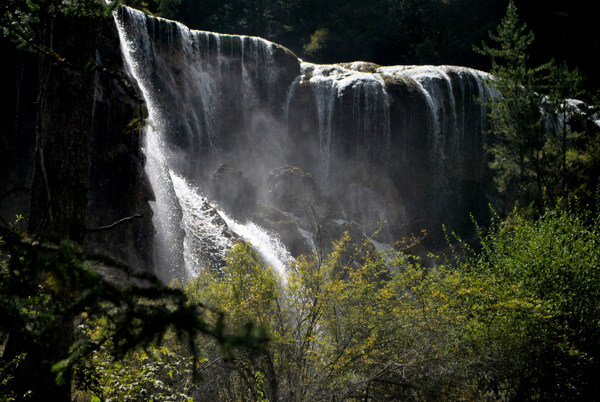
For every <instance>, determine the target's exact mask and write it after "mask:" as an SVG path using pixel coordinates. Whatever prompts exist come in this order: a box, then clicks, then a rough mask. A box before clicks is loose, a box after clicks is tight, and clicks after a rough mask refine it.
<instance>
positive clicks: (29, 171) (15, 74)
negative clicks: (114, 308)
mask: <svg viewBox="0 0 600 402" xmlns="http://www.w3.org/2000/svg"><path fill="white" fill-rule="evenodd" d="M96 43H97V51H96V62H97V64H98V69H97V71H96V73H95V93H94V95H93V96H94V105H93V110H90V112H89V113H91V114H92V115H93V116H92V117H93V131H92V143H91V144H90V145H91V149H92V154H91V158H90V160H89V165H90V167H91V173H90V178H89V189H88V191H87V193H88V195H87V197H88V207H87V215H86V216H87V219H86V223H85V226H86V228H88V229H95V228H99V227H102V226H107V225H110V224H112V223H114V222H116V221H118V220H120V219H122V218H124V217H128V216H132V215H134V214H140V215H142V216H143V217H142V218H136V219H134V220H132V221H130V222H127V223H123V224H120V225H116V226H115V227H113V228H111V229H108V230H102V231H97V232H95V231H92V230H88V231H86V235H85V239H84V243H85V244H86V245H87V248H89V249H90V250H92V251H95V252H101V253H104V254H107V255H109V256H111V257H114V258H116V259H119V260H123V261H125V262H126V263H128V264H130V265H131V266H133V267H134V268H136V269H139V270H146V271H149V270H152V264H153V263H152V253H151V252H149V250H150V249H151V242H152V236H153V227H152V221H151V218H152V212H151V210H150V208H149V205H148V200H149V199H151V198H152V190H151V188H150V186H149V185H148V184H147V180H146V177H145V174H144V156H143V154H142V151H141V146H140V141H141V131H140V127H141V126H138V127H130V126H131V123H132V120H133V119H135V118H137V117H139V116H140V114H141V115H143V112H142V111H143V110H144V101H143V98H142V96H141V93H140V92H139V89H138V88H137V85H136V84H135V81H134V80H132V79H131V77H129V76H128V75H127V73H126V70H125V69H124V64H123V58H122V54H121V50H120V44H119V38H118V34H117V31H116V27H115V25H114V21H113V19H112V18H108V19H105V20H103V21H101V23H100V28H99V29H98V37H97V38H96ZM1 48H2V53H3V54H7V55H10V57H7V58H6V59H5V64H8V68H7V69H6V70H7V71H8V72H9V73H8V74H6V75H3V76H2V80H3V81H4V84H5V85H3V88H7V91H6V92H5V93H3V97H4V99H5V104H7V103H8V107H4V108H3V109H2V115H1V118H0V124H1V126H0V127H1V130H2V132H1V135H0V159H1V160H2V172H3V177H2V179H1V180H0V196H2V199H0V216H1V217H2V219H3V220H4V221H7V222H10V221H12V220H14V216H15V214H22V215H23V216H24V217H26V218H27V217H28V216H29V215H30V211H29V208H30V202H29V198H30V191H31V188H32V187H31V186H32V176H33V166H34V151H35V144H36V130H37V125H38V122H39V121H44V120H46V121H52V119H53V117H52V116H51V115H47V116H42V115H40V109H39V108H38V99H39V91H40V85H39V77H40V72H39V65H40V64H39V56H38V55H36V54H33V53H29V52H24V51H19V50H17V49H16V48H15V47H14V45H13V44H12V43H9V42H2V43H1ZM72 50H73V51H75V52H76V51H77V49H72ZM57 84H58V87H60V83H57ZM57 96H66V97H69V98H70V101H73V100H74V99H72V98H73V97H74V96H73V95H72V94H67V93H62V94H61V92H60V91H58V95H57ZM62 100H63V99H60V101H62ZM65 100H67V101H69V99H65ZM48 102H52V100H51V99H50V100H48ZM57 103H58V101H57ZM46 110H50V109H48V108H46ZM65 113H68V111H66V112H65ZM47 163H49V164H54V165H57V164H60V163H69V162H68V160H67V161H66V162H65V161H64V160H63V161H47ZM71 184H72V183H68V182H65V183H64V184H63V185H64V186H70V185H71Z"/></svg>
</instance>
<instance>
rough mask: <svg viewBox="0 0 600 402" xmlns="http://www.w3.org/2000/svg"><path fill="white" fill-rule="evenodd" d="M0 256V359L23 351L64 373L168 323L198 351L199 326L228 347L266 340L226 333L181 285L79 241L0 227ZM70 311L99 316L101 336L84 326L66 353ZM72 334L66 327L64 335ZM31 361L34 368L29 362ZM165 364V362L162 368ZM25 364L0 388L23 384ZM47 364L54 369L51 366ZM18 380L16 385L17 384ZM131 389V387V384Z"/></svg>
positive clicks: (138, 343) (148, 337)
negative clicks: (63, 350) (60, 352)
mask: <svg viewBox="0 0 600 402" xmlns="http://www.w3.org/2000/svg"><path fill="white" fill-rule="evenodd" d="M1 250H2V254H0V256H1V258H2V259H1V260H0V335H1V336H2V338H1V339H2V340H3V342H2V344H3V353H2V367H4V368H3V370H7V369H8V368H10V367H9V366H11V365H16V364H17V363H16V362H17V361H18V359H19V356H22V355H23V354H24V353H25V354H26V353H32V354H35V355H36V359H38V360H39V361H40V362H41V363H40V364H43V366H42V367H36V368H35V369H36V370H37V371H38V372H43V371H48V372H47V375H48V376H52V375H57V376H58V377H57V378H58V380H59V381H66V380H67V378H63V377H62V376H63V374H64V373H68V371H69V369H70V368H71V367H72V366H73V365H74V364H76V363H78V362H80V361H81V360H82V359H83V358H84V357H86V356H89V355H90V354H91V353H94V352H95V351H98V350H104V351H106V352H107V353H110V354H111V355H112V356H114V358H116V359H120V358H123V357H124V356H126V355H127V354H128V353H129V352H130V351H132V350H134V349H135V348H137V347H150V346H151V345H156V344H160V342H161V341H162V340H163V339H164V336H165V334H167V331H168V330H170V329H173V330H174V331H175V334H176V335H177V337H178V339H179V340H180V342H182V344H184V345H186V347H187V348H188V350H187V353H188V354H190V355H191V356H192V361H194V357H195V356H196V348H195V345H194V343H193V339H194V337H195V336H196V335H197V334H198V333H203V334H205V335H207V336H208V337H209V338H210V339H212V340H213V341H214V342H216V343H217V344H219V345H223V347H224V348H226V350H228V348H233V347H235V346H238V345H246V346H250V347H255V346H257V345H258V344H260V343H261V342H262V340H261V339H259V338H258V337H257V336H255V335H256V334H255V333H245V334H240V335H237V334H229V333H228V332H227V331H226V328H225V326H224V324H223V321H222V317H220V318H218V319H216V320H215V321H214V324H213V323H209V322H207V320H206V319H205V313H206V311H207V309H206V308H205V307H204V306H203V305H201V304H198V303H190V302H189V300H188V298H187V297H186V295H185V294H184V293H183V291H182V290H181V289H175V288H167V287H165V286H163V285H161V284H160V282H158V280H157V279H156V278H155V277H154V276H151V275H143V274H136V273H134V272H132V271H131V270H130V269H128V268H127V267H126V266H124V265H122V264H119V263H117V262H115V261H112V260H110V259H108V258H105V257H102V256H98V255H91V254H88V253H86V252H84V251H82V250H81V248H79V247H78V246H77V245H75V244H73V243H71V242H67V241H63V242H61V243H55V242H52V241H51V240H49V239H45V238H42V237H38V236H28V235H25V234H21V233H18V232H15V231H14V230H2V244H1ZM73 318H76V321H77V322H79V326H80V329H81V328H86V326H89V325H98V323H101V325H102V331H101V333H100V334H101V336H95V337H92V336H89V333H88V332H86V331H82V330H79V331H78V332H77V333H76V337H75V338H74V339H73V340H72V341H71V342H72V343H71V348H70V350H69V351H68V354H67V355H57V354H56V351H57V350H61V349H60V348H57V347H56V345H57V342H62V341H64V339H60V338H57V336H56V335H57V334H62V333H63V331H62V328H64V326H65V323H66V326H67V327H69V326H72V324H69V323H70V322H72V320H73ZM90 323H91V324H90ZM64 336H65V337H67V338H66V340H67V341H69V338H68V336H69V335H68V333H66V334H65V335H64ZM29 369H31V368H29ZM161 369H162V368H161ZM27 370H28V368H27V367H26V366H25V367H24V368H23V369H19V370H17V371H15V370H12V376H13V378H12V379H10V380H7V381H6V384H5V383H4V382H3V389H2V392H3V395H5V396H6V395H10V394H11V393H14V392H15V391H14V390H15V389H17V390H18V392H19V395H21V394H20V393H21V392H24V390H23V389H22V386H23V384H25V385H26V384H27V376H28V372H27ZM50 370H51V371H53V372H54V374H51V373H50ZM15 387H16V388H15ZM131 392H133V391H131Z"/></svg>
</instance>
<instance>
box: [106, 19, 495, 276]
mask: <svg viewBox="0 0 600 402" xmlns="http://www.w3.org/2000/svg"><path fill="white" fill-rule="evenodd" d="M115 18H116V21H117V25H118V28H119V35H120V37H121V44H122V48H123V53H124V56H125V59H126V60H127V62H128V65H129V68H130V70H131V74H132V75H133V76H134V77H135V78H136V80H137V82H138V84H139V86H140V88H141V90H142V93H143V96H144V98H145V100H146V104H147V106H148V111H149V118H148V123H149V124H148V127H147V129H146V141H145V145H144V152H145V154H146V157H147V166H146V170H147V173H148V176H149V178H150V182H151V185H152V188H153V189H154V193H155V198H156V199H155V201H154V202H153V211H154V226H155V229H156V236H155V252H156V253H157V258H156V261H158V264H159V265H160V266H161V268H159V271H161V272H162V274H161V277H162V279H163V280H164V281H167V282H168V281H169V280H170V279H171V278H173V277H179V278H182V279H185V278H188V277H190V276H195V275H196V274H197V273H198V271H199V270H200V269H215V270H218V269H220V268H221V267H222V265H223V263H224V262H223V261H224V259H223V256H224V254H225V253H226V251H227V249H229V248H231V246H232V245H233V244H234V242H235V240H236V239H237V238H241V239H244V240H246V241H249V242H251V243H252V244H253V245H254V246H255V247H256V248H257V249H258V250H259V251H260V252H261V255H262V256H263V258H264V259H265V260H266V261H267V262H268V263H269V264H271V265H273V266H274V267H275V268H276V269H277V270H278V271H279V272H280V273H282V274H283V273H284V272H285V268H284V267H285V265H286V264H287V262H288V261H289V259H290V258H291V257H290V255H289V253H287V251H286V250H285V247H284V246H283V244H282V243H285V245H286V246H288V247H292V248H294V249H296V250H304V251H305V252H311V251H315V248H316V247H317V246H315V242H314V239H313V238H312V236H311V233H309V229H310V228H314V227H316V226H319V227H323V228H327V230H326V232H327V233H329V234H330V236H333V237H335V236H337V235H339V230H341V229H340V228H342V227H344V226H345V225H351V224H356V225H358V227H360V228H361V229H360V230H356V232H357V233H363V234H364V233H370V232H372V231H373V229H374V228H375V227H377V226H378V225H379V223H378V222H379V221H382V220H384V221H386V222H387V225H388V226H389V227H391V229H389V230H388V231H387V232H388V235H387V236H388V237H387V238H385V239H372V240H373V244H375V245H376V246H377V247H381V244H382V242H384V243H385V242H391V241H393V240H396V239H397V238H398V237H399V236H401V235H403V234H408V232H409V231H411V230H414V229H415V228H413V227H412V226H410V224H409V223H410V222H426V226H427V225H429V226H431V225H433V224H437V221H438V220H440V219H441V217H444V216H445V215H447V214H448V212H449V210H450V209H451V208H452V207H453V204H452V202H453V201H452V200H451V201H447V202H446V201H444V202H437V201H436V202H432V201H431V200H430V199H429V198H428V197H431V194H438V195H439V196H442V197H443V196H445V195H444V192H446V193H447V192H448V186H450V185H452V186H455V185H457V184H458V185H462V184H460V183H463V181H465V180H468V181H469V183H471V182H473V181H477V180H482V177H483V174H484V173H482V172H483V171H484V170H485V163H484V162H482V161H483V156H481V157H480V158H479V159H477V158H475V159H477V161H478V162H471V163H470V164H466V162H464V161H463V160H462V159H463V155H466V154H469V153H473V152H478V153H479V154H481V155H483V152H482V151H481V148H482V140H481V133H482V131H483V130H484V129H485V124H486V123H485V118H486V110H485V105H484V104H483V103H481V102H477V101H476V100H475V98H481V99H486V97H487V96H488V90H487V86H486V85H485V79H486V78H487V77H486V76H485V75H484V73H482V72H478V71H475V70H471V69H466V68H460V67H448V66H443V67H430V66H429V67H415V66H407V67H398V66H397V67H380V66H377V65H374V64H371V63H364V62H356V63H345V64H340V65H317V64H311V63H304V62H302V61H301V60H299V59H298V58H296V57H295V56H294V55H293V54H292V53H291V52H289V51H287V50H286V49H284V48H282V47H280V46H278V45H275V44H273V43H271V42H268V41H265V40H263V39H260V38H255V37H247V36H235V35H220V34H216V33H211V32H202V31H190V30H189V29H188V28H186V27H185V26H183V25H181V24H179V23H176V22H173V21H167V20H164V19H160V18H154V17H149V16H147V15H145V14H143V13H141V12H139V11H135V10H132V9H129V8H126V7H120V8H119V9H118V10H117V12H116V14H115ZM477 147H479V150H478V148H477ZM471 159H474V158H471V157H470V158H469V160H471ZM220 166H231V167H232V168H229V169H227V168H220ZM282 167H285V168H282ZM217 168H219V169H220V170H219V169H217ZM281 169H283V170H281ZM295 169H296V170H295ZM215 171H220V172H229V174H230V175H231V174H233V175H234V176H235V175H237V176H235V177H236V178H235V179H231V177H230V180H233V181H231V182H219V181H218V180H223V179H222V177H221V176H217V175H216V173H215V174H213V172H215ZM284 171H285V172H291V173H290V174H287V175H279V176H277V175H275V176H273V177H279V178H280V180H284V182H283V184H281V183H279V184H278V185H277V186H276V187H277V188H278V189H285V193H282V194H277V195H275V194H272V193H271V191H272V189H273V188H275V187H273V183H271V184H269V183H268V180H267V178H268V177H270V175H272V172H284ZM235 172H237V173H235ZM293 172H301V173H293ZM309 177H314V178H315V182H314V183H313V182H311V180H312V179H310V178H309ZM428 177H443V179H436V180H431V179H429V180H428ZM285 180H292V181H291V182H289V183H287V184H286V183H285ZM293 180H296V181H297V182H294V181H293ZM231 183H237V184H231ZM240 183H241V184H240ZM311 183H313V184H311ZM450 183H451V184H450ZM242 184H243V186H242ZM236 186H241V187H239V188H235V187H236ZM217 190H218V191H217ZM300 190H302V191H305V192H307V194H309V196H308V195H307V196H306V198H307V199H308V200H310V201H309V202H310V203H312V204H302V203H301V202H300V201H299V198H305V197H304V194H302V193H298V191H300ZM278 191H283V190H278ZM229 193H231V194H229ZM482 200H483V198H482ZM486 203H487V202H486V201H485V202H482V204H483V205H486ZM212 205H215V206H216V207H218V208H219V209H220V210H221V212H218V211H217V209H215V208H213V207H212ZM240 206H241V207H240ZM310 211H312V212H310ZM309 212H310V213H309ZM316 221H319V222H320V223H319V225H315V222H316ZM257 222H260V224H258V223H257ZM339 222H344V224H340V223H339ZM407 222H409V223H407ZM419 224H421V223H419ZM261 225H262V227H269V228H270V230H271V231H278V233H280V234H282V236H283V237H282V239H281V241H278V240H277V239H275V238H273V236H271V235H269V232H267V231H265V230H264V229H263V228H262V227H261ZM231 231H233V232H237V235H233V234H231ZM312 235H314V233H312ZM392 236H394V237H396V238H395V239H393V238H392ZM333 237H332V238H331V239H327V240H323V239H320V244H324V242H325V243H326V242H329V240H334V238H333ZM317 251H318V250H317ZM164 267H170V268H168V269H165V268H164Z"/></svg>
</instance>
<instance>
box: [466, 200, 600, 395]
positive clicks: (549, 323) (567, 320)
mask: <svg viewBox="0 0 600 402" xmlns="http://www.w3.org/2000/svg"><path fill="white" fill-rule="evenodd" d="M599 223H600V218H599V216H598V215H596V216H593V215H589V214H587V213H577V212H576V211H575V212H573V211H570V210H569V208H568V206H567V205H564V204H561V205H559V206H558V207H557V208H556V209H549V210H546V211H545V213H544V214H543V215H542V216H541V217H540V218H539V219H532V218H529V217H527V216H526V215H524V214H521V213H518V212H514V213H513V214H512V215H511V216H510V217H509V218H508V219H507V220H506V221H505V222H501V223H497V224H496V225H495V226H494V227H493V228H492V230H491V231H490V233H489V234H488V235H487V236H485V237H484V238H483V239H482V250H481V252H480V253H478V254H475V255H474V256H472V257H471V258H469V259H467V260H466V261H465V262H463V263H461V264H459V267H458V268H459V269H460V270H461V271H463V272H468V273H473V274H475V275H481V276H482V277H485V278H486V280H492V281H495V282H496V283H498V284H501V285H499V286H497V288H498V289H502V288H503V287H504V288H506V289H507V290H508V291H509V292H508V293H506V294H505V295H503V296H502V298H500V299H499V302H502V303H504V304H506V305H511V304H512V305H514V303H517V302H518V303H519V304H520V305H521V307H523V308H524V310H523V313H526V314H522V315H517V316H515V315H514V314H513V315H512V317H511V316H510V315H508V316H507V315H505V314H504V313H503V314H502V315H500V316H499V317H498V318H495V320H498V319H499V320H502V321H505V324H503V325H502V327H501V328H500V329H502V330H504V331H506V333H505V335H503V338H504V339H501V340H502V341H503V342H510V344H509V346H510V349H509V350H510V352H511V353H512V356H513V359H512V360H513V361H512V366H513V368H512V370H513V373H512V376H513V377H512V378H508V379H507V380H509V381H510V382H511V383H512V388H513V389H514V390H513V392H514V393H515V394H516V395H517V396H518V397H519V398H526V399H542V400H558V399H561V400H564V399H577V400H589V399H593V398H594V396H593V395H596V393H597V392H598V385H597V384H596V383H595V378H596V376H597V373H598V370H599V369H600V367H599V366H598V357H599V356H598V353H599V352H600V350H599V349H598V346H597V345H598V339H599V335H600V332H599V330H600V320H599V318H598V315H597V311H598V309H599V308H600V303H599V300H600V298H599V296H600V294H599V292H600V241H599V239H600V237H599V236H598V235H599V233H598V230H599V228H600V225H599ZM490 306H494V305H493V304H491V305H490ZM497 313H498V312H496V314H497ZM508 317H510V319H509V320H507V321H506V318H508ZM515 341H516V342H515Z"/></svg>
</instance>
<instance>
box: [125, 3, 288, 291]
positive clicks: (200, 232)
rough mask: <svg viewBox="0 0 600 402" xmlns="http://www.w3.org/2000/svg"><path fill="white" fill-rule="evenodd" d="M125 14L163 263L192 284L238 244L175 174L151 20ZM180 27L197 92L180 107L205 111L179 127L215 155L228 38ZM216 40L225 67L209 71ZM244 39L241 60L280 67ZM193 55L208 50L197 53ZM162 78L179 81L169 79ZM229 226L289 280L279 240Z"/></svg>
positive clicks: (166, 276) (249, 96)
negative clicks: (144, 117)
mask: <svg viewBox="0 0 600 402" xmlns="http://www.w3.org/2000/svg"><path fill="white" fill-rule="evenodd" d="M126 11H127V12H128V13H130V14H131V17H132V18H131V19H130V21H129V26H128V27H125V26H124V23H123V21H121V20H120V18H119V17H118V15H117V14H115V21H116V23H117V28H118V31H119V37H120V41H121V46H122V48H123V55H124V56H125V60H126V63H127V67H128V68H129V71H130V73H131V75H132V76H133V77H134V78H135V79H136V81H137V83H138V85H139V87H140V89H141V91H142V94H143V96H144V99H145V101H146V104H147V106H148V121H147V123H148V126H147V127H146V130H145V133H144V134H145V143H144V148H143V151H144V153H145V155H146V157H147V163H146V172H147V174H148V177H149V180H150V184H151V185H152V189H153V190H154V194H155V201H154V202H151V205H152V209H153V213H154V216H153V223H154V227H155V230H156V234H155V244H154V247H155V252H156V258H157V263H158V264H159V266H160V267H159V271H160V272H161V273H162V275H160V276H161V279H163V281H165V282H168V281H169V280H170V279H171V278H173V277H180V278H181V279H186V278H190V277H194V276H197V275H198V273H199V271H200V270H202V269H206V268H210V269H218V268H220V267H218V266H211V263H212V261H208V260H207V259H206V257H205V256H206V255H207V254H212V255H215V256H221V257H224V256H225V254H226V252H227V250H229V249H231V247H232V246H233V245H234V240H233V239H231V238H230V237H229V236H227V235H226V233H224V231H223V225H222V224H221V223H220V222H219V219H220V216H215V213H214V211H215V210H214V209H212V208H211V207H210V206H209V205H208V202H207V200H206V198H204V197H202V196H201V195H200V192H199V190H198V189H197V188H195V187H194V186H192V185H190V184H189V182H188V181H187V180H186V179H185V178H184V177H182V176H180V175H178V174H176V173H174V172H173V170H171V169H170V167H169V165H170V159H172V158H173V157H174V156H173V155H172V154H171V153H170V152H169V151H168V150H167V145H166V144H165V140H164V134H165V132H166V131H167V130H168V129H169V126H170V125H171V124H172V123H173V121H172V117H171V116H170V115H167V116H165V113H164V110H162V109H161V105H159V104H158V103H157V102H156V100H155V99H156V98H155V92H156V90H155V88H153V87H152V85H151V84H150V82H151V80H150V79H149V75H150V74H152V71H151V70H150V68H149V64H151V61H152V60H153V59H154V51H153V45H152V42H151V41H150V35H149V32H148V30H147V25H146V23H145V22H146V16H145V14H143V13H142V12H140V11H137V10H133V9H126ZM175 27H176V28H177V30H178V33H179V35H180V37H181V38H182V44H181V49H183V52H182V53H183V57H184V65H185V66H186V67H188V68H189V70H188V71H187V72H186V77H187V78H186V80H185V85H186V86H187V87H188V89H190V91H181V93H180V95H181V98H182V99H180V101H181V102H182V104H183V105H185V107H186V108H189V107H190V106H194V105H196V106H199V108H198V109H199V110H197V111H196V112H195V113H194V112H193V111H190V112H189V113H186V117H187V119H186V120H185V121H183V122H180V123H181V124H183V125H185V127H186V128H187V129H186V130H185V131H186V132H187V133H189V134H190V135H192V136H194V138H190V142H192V143H193V142H194V141H197V137H200V138H203V139H204V140H206V141H207V142H208V143H209V145H210V147H211V148H212V147H213V146H214V145H213V144H214V143H215V141H216V138H215V129H214V127H215V125H216V120H215V119H217V118H218V112H217V110H215V108H214V105H215V103H216V101H215V97H216V96H217V94H218V83H219V81H220V80H219V78H220V74H221V71H220V70H221V69H222V68H226V67H224V65H225V64H224V61H223V60H224V58H223V57H222V54H221V51H222V46H221V36H220V35H217V34H213V33H209V32H200V31H190V30H189V29H187V28H186V27H184V26H183V25H180V24H175ZM211 37H213V40H214V41H215V42H216V44H217V46H216V49H217V50H216V51H217V53H218V54H217V57H218V62H219V68H218V69H216V71H215V70H209V69H210V66H208V65H207V63H206V62H205V61H204V60H203V59H202V58H201V54H202V53H205V52H207V51H208V49H209V47H208V43H209V41H210V38H211ZM240 40H241V41H242V54H243V56H242V59H244V57H246V58H247V57H251V58H252V60H251V61H252V62H253V63H255V64H257V65H261V64H265V63H267V64H269V63H272V62H273V57H272V53H271V50H270V48H271V45H270V44H269V43H267V44H266V46H264V49H263V46H262V44H263V43H262V42H263V41H262V40H260V39H258V38H249V37H242V38H241V39H240ZM172 41H174V39H172V38H170V39H169V42H172ZM245 42H249V46H250V51H247V50H246V51H245V50H244V43H245ZM264 42H266V41H264ZM193 49H196V50H198V49H201V50H203V51H196V52H192V51H191V50H193ZM265 49H266V50H265ZM244 52H245V56H244ZM242 74H243V75H244V80H243V82H244V84H245V85H244V87H243V89H242V93H243V94H244V97H245V100H246V101H247V102H251V103H252V102H255V95H254V93H255V92H256V88H255V86H256V85H257V84H256V80H255V79H251V78H250V77H249V75H250V74H251V73H250V72H249V71H247V69H246V68H245V63H243V66H242ZM162 78H164V79H165V80H171V81H173V80H174V78H173V77H171V76H168V75H167V76H166V77H162ZM260 78H261V79H263V82H264V83H265V84H266V85H272V84H271V82H272V77H270V76H267V77H260ZM169 84H170V85H171V86H172V87H177V86H178V85H180V83H179V82H175V81H173V82H171V83H169ZM189 96H193V98H189ZM194 99H195V101H194ZM198 101H199V103H198ZM171 106H172V105H171ZM198 112H199V113H198ZM224 217H225V216H224ZM226 222H227V225H228V226H229V227H230V229H231V230H233V232H235V233H237V234H239V235H240V236H241V237H242V238H243V239H244V240H246V241H248V242H250V243H251V244H253V246H254V247H256V248H257V250H258V252H259V253H260V255H261V257H262V258H263V259H264V260H265V261H266V262H267V263H268V264H270V265H271V266H273V268H275V269H276V270H277V271H278V272H279V274H280V275H281V277H282V278H285V270H286V265H287V264H288V263H289V260H290V259H291V256H290V255H289V253H288V252H287V251H286V250H285V247H284V246H283V245H282V244H281V242H280V241H279V240H278V239H276V238H275V237H273V236H271V235H270V234H269V233H268V232H266V231H264V230H263V229H261V228H259V227H258V226H256V225H254V224H251V223H250V224H245V225H244V224H240V223H238V222H236V221H234V220H232V219H230V218H228V217H227V218H226ZM181 264H183V265H184V269H185V272H184V273H183V275H182V273H181V272H180V271H181V267H179V265H181ZM167 267H168V268H167ZM165 271H166V272H165Z"/></svg>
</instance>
